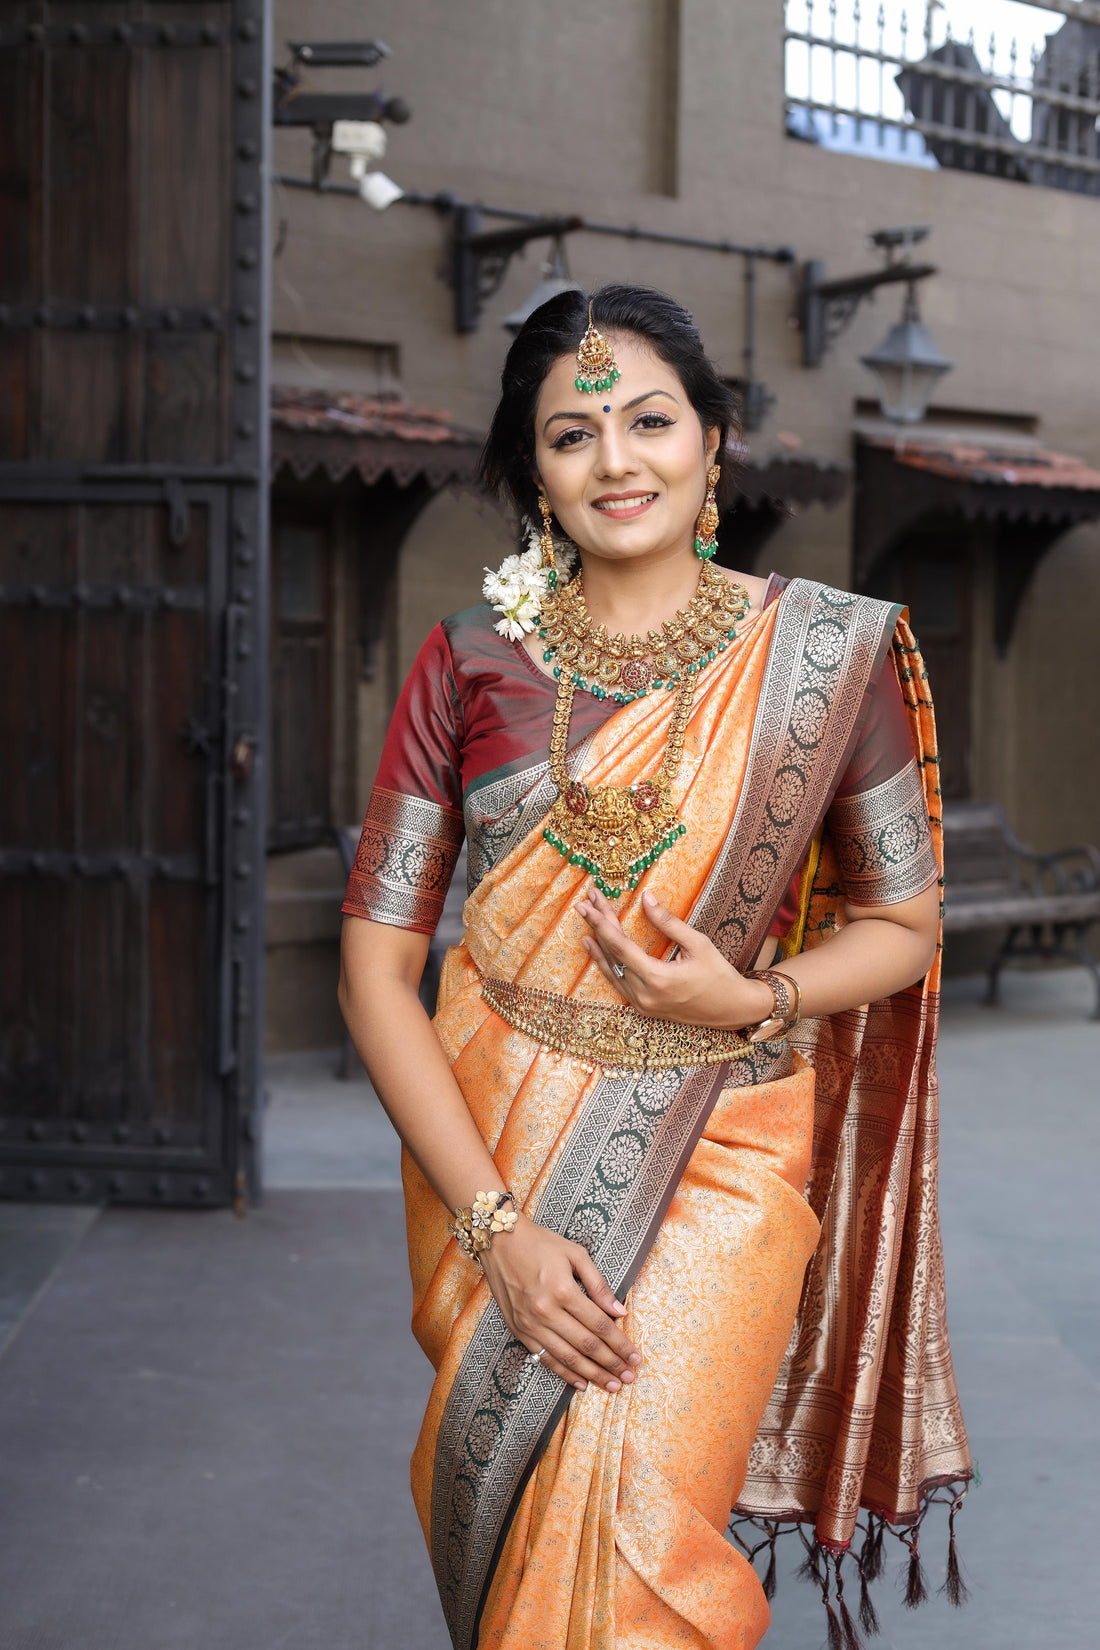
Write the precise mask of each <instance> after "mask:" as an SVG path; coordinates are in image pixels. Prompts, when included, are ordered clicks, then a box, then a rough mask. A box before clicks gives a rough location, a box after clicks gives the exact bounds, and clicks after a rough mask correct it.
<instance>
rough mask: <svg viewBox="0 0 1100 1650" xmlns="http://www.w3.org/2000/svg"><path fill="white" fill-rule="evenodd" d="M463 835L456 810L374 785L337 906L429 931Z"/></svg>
mask: <svg viewBox="0 0 1100 1650" xmlns="http://www.w3.org/2000/svg"><path fill="white" fill-rule="evenodd" d="M462 837H463V823H462V815H461V814H460V813H459V812H458V811H457V810H456V809H453V808H444V807H442V806H441V804H439V803H438V802H426V801H425V800H424V799H423V798H422V797H418V796H405V795H403V794H402V793H401V792H399V791H387V790H384V789H383V788H382V787H381V786H380V785H376V786H375V787H374V789H373V790H372V791H371V796H370V804H369V806H368V808H367V816H366V819H365V820H364V821H363V830H362V834H361V835H360V838H359V847H358V849H357V850H356V854H355V864H354V866H353V867H352V872H351V876H350V877H349V878H348V889H347V894H346V896H345V898H344V903H343V906H342V907H341V909H342V910H343V911H344V913H345V914H346V915H348V916H353V917H368V918H369V919H370V920H371V921H372V922H385V923H392V924H394V925H396V926H397V927H399V928H413V929H417V930H419V931H420V932H421V933H426V934H433V933H434V932H435V928H436V924H437V923H438V921H439V918H440V915H441V913H442V911H443V901H444V900H445V899H446V897H447V888H448V885H449V883H450V880H451V875H452V873H453V871H454V868H455V862H456V861H457V859H458V855H459V850H460V849H461V847H462Z"/></svg>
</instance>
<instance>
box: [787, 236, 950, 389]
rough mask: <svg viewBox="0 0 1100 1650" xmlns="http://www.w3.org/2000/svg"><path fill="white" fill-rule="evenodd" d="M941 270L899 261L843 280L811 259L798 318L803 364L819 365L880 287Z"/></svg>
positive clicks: (804, 274)
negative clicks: (830, 277)
mask: <svg viewBox="0 0 1100 1650" xmlns="http://www.w3.org/2000/svg"><path fill="white" fill-rule="evenodd" d="M937 273H938V269H937V266H936V265H935V264H909V263H904V262H901V261H899V262H896V263H889V264H887V266H886V268H885V269H873V270H870V271H868V273H867V274H865V275H848V276H845V277H842V278H841V279H840V280H835V281H827V280H826V279H825V265H824V263H823V262H822V261H821V260H820V259H818V258H813V259H810V261H809V262H807V263H804V264H803V265H802V280H801V285H800V289H799V308H798V320H799V325H800V326H801V328H802V365H803V366H804V367H819V366H820V365H821V363H822V361H823V360H824V359H825V353H826V351H827V350H828V348H829V345H830V344H831V343H832V342H833V341H834V339H836V338H839V337H840V335H841V333H842V332H845V331H846V330H847V328H848V327H849V326H851V324H852V321H853V319H854V317H855V314H856V311H857V310H858V309H859V306H860V304H861V303H862V302H863V300H864V299H865V298H870V297H871V296H872V294H873V293H875V292H877V290H878V288H879V287H880V286H891V285H893V284H895V283H896V282H898V281H908V282H914V281H926V280H927V279H928V277H929V276H930V275H935V274H937Z"/></svg>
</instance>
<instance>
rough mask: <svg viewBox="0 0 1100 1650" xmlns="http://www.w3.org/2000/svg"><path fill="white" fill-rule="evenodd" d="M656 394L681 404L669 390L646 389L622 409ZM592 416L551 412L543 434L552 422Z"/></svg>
mask: <svg viewBox="0 0 1100 1650" xmlns="http://www.w3.org/2000/svg"><path fill="white" fill-rule="evenodd" d="M655 395H663V396H664V398H665V400H666V401H671V402H672V404H673V406H679V402H678V401H677V400H676V397H675V396H674V395H672V394H671V393H670V392H669V391H668V390H646V392H645V394H644V395H636V396H635V397H634V399H633V401H628V402H626V404H625V406H624V407H623V409H622V410H623V412H630V411H631V410H632V409H633V408H634V407H638V406H640V405H641V404H642V402H643V401H650V400H652V398H653V397H654V396H655ZM591 417H592V414H591V413H589V412H558V413H551V414H550V417H549V418H548V419H547V420H546V422H545V424H544V425H543V426H542V433H543V435H545V434H546V432H547V430H548V429H549V428H550V426H551V424H555V423H557V422H558V421H559V420H560V419H570V420H572V419H578V418H581V419H587V418H591Z"/></svg>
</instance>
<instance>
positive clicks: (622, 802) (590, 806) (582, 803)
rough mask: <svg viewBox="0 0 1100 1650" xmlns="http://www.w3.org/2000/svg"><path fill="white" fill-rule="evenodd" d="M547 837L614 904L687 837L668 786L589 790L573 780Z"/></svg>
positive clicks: (645, 784) (551, 816)
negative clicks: (667, 850)
mask: <svg viewBox="0 0 1100 1650" xmlns="http://www.w3.org/2000/svg"><path fill="white" fill-rule="evenodd" d="M542 834H543V836H544V837H545V839H546V841H547V842H549V843H550V845H551V847H553V848H556V849H557V850H558V852H559V853H560V854H562V855H563V856H564V857H565V858H566V859H568V861H569V863H570V865H579V866H581V868H582V869H583V870H585V871H587V872H588V873H589V875H590V876H591V877H592V879H593V881H594V882H595V884H596V887H597V888H598V889H599V890H600V892H601V893H602V894H606V895H607V897H608V898H609V899H618V898H619V896H620V895H621V893H622V891H623V887H624V886H626V887H627V888H630V889H631V890H633V889H635V888H637V886H638V883H639V881H640V880H641V878H642V876H643V875H644V874H645V872H646V871H647V870H648V869H649V867H650V866H651V865H653V864H655V863H656V861H657V860H658V859H659V858H660V857H661V855H662V854H663V853H664V851H665V849H666V848H671V847H672V845H673V843H674V842H678V841H679V840H680V838H681V837H684V836H686V835H687V826H686V825H683V824H681V822H680V820H679V819H678V818H677V815H676V808H675V805H674V804H673V801H672V798H671V797H670V795H669V792H668V787H667V785H663V784H656V783H654V781H653V780H650V779H642V780H639V782H638V784H636V785H633V786H629V785H586V784H585V783H584V781H583V780H580V779H574V780H571V781H570V783H569V784H568V785H566V787H565V788H564V790H563V791H562V792H561V795H560V796H559V797H558V800H557V801H556V802H555V803H554V806H553V807H552V808H551V810H550V813H549V815H548V817H547V821H546V826H545V829H544V830H543V833H542Z"/></svg>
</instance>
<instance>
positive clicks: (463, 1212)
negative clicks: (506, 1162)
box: [450, 1192, 519, 1260]
mask: <svg viewBox="0 0 1100 1650" xmlns="http://www.w3.org/2000/svg"><path fill="white" fill-rule="evenodd" d="M505 1203H510V1204H511V1205H512V1207H511V1208H510V1209H505V1208H503V1207H502V1205H503V1204H505ZM518 1218H519V1210H518V1208H517V1206H516V1200H515V1198H514V1197H513V1196H512V1194H511V1192H478V1193H476V1194H475V1196H474V1201H473V1203H472V1204H470V1205H469V1207H468V1208H465V1209H456V1210H455V1218H454V1220H453V1221H452V1222H451V1225H450V1231H451V1234H452V1236H453V1237H454V1238H455V1239H456V1240H457V1242H458V1246H459V1248H460V1249H462V1250H463V1251H464V1252H465V1253H466V1254H467V1255H469V1256H470V1258H471V1260H478V1259H480V1257H481V1255H483V1254H484V1252H485V1250H486V1249H489V1248H491V1247H492V1242H493V1238H494V1237H495V1236H496V1234H497V1233H498V1232H512V1231H514V1230H515V1226H516V1221H517V1220H518Z"/></svg>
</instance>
